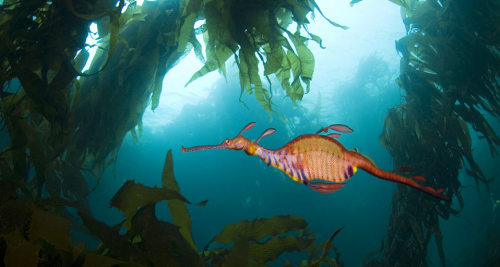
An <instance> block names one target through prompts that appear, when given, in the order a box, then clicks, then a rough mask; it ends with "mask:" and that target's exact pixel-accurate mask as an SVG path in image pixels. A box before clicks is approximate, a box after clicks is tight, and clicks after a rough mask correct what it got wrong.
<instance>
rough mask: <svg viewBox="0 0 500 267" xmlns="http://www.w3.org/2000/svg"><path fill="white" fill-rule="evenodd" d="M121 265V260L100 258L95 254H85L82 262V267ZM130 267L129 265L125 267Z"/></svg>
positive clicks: (100, 256)
mask: <svg viewBox="0 0 500 267" xmlns="http://www.w3.org/2000/svg"><path fill="white" fill-rule="evenodd" d="M121 263H124V262H123V261H121V260H117V259H115V258H111V257H107V256H102V255H99V254H95V253H86V255H85V261H84V262H83V267H96V266H103V267H111V266H122V265H121ZM127 266H130V265H127Z"/></svg>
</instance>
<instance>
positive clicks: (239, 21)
mask: <svg viewBox="0 0 500 267" xmlns="http://www.w3.org/2000/svg"><path fill="white" fill-rule="evenodd" d="M230 2H231V1H229V0H215V1H210V2H205V3H204V4H203V5H201V10H200V12H202V13H203V15H204V16H205V18H206V23H205V25H204V27H203V28H204V31H203V34H204V38H205V39H206V40H207V44H206V55H207V59H206V62H205V65H204V66H203V67H202V68H201V69H200V70H198V71H197V72H196V73H194V74H193V76H192V77H191V79H190V80H189V81H188V82H187V84H186V86H187V85H188V84H189V83H191V82H192V81H194V80H196V79H198V78H200V77H202V76H203V75H205V74H207V73H209V72H211V71H214V70H217V69H218V70H219V71H221V72H222V73H223V74H224V75H225V63H226V61H227V60H228V59H229V58H230V57H231V56H234V58H235V61H236V64H237V65H238V69H239V78H240V86H241V93H242V94H243V92H247V93H249V94H253V93H254V94H255V97H256V98H257V100H258V101H259V103H260V104H261V106H262V107H263V108H264V109H265V110H266V111H267V112H269V113H270V114H271V113H272V112H273V109H272V101H271V96H272V91H271V89H270V88H265V87H264V85H263V83H262V80H261V75H260V71H259V66H258V65H259V62H262V63H263V64H264V72H263V74H264V76H265V77H266V79H267V80H268V81H270V79H269V77H268V76H269V75H271V74H274V75H276V77H277V78H278V80H279V81H280V83H281V86H282V88H283V89H284V90H285V91H286V93H287V96H288V97H290V99H291V100H292V101H293V103H296V102H297V101H299V100H301V99H302V97H303V95H304V93H307V92H309V90H310V81H311V79H312V76H313V73H314V56H313V54H312V53H311V51H310V50H309V48H308V47H307V44H306V41H307V40H313V41H315V42H318V43H319V44H320V46H321V38H320V37H319V36H317V35H314V34H311V33H309V32H307V33H308V35H309V36H310V37H311V38H308V37H305V36H302V35H301V29H302V28H304V29H306V30H307V28H306V27H305V25H306V24H307V23H309V21H308V19H307V15H308V14H310V13H311V12H313V11H314V10H317V11H318V12H320V14H321V15H322V16H323V17H324V15H323V13H322V12H321V10H320V9H319V7H318V6H317V4H316V3H315V1H314V0H294V1H290V0H279V1H239V2H237V3H238V4H235V3H230ZM325 19H327V20H328V22H330V23H331V24H332V25H334V26H336V27H341V28H343V29H346V27H345V26H342V25H340V24H337V23H335V22H333V21H331V20H329V19H328V18H326V17H325ZM292 21H294V22H295V23H296V24H297V30H296V31H295V33H290V32H289V31H288V30H287V28H288V26H289V25H290V23H291V22H292ZM288 39H291V40H292V43H291V44H290V42H288ZM291 74H293V80H292V81H290V77H291ZM300 79H302V82H304V83H305V84H306V90H305V92H304V89H303V86H302V84H301V81H300Z"/></svg>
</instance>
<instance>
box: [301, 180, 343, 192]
mask: <svg viewBox="0 0 500 267" xmlns="http://www.w3.org/2000/svg"><path fill="white" fill-rule="evenodd" d="M344 185H345V184H343V183H321V182H311V183H308V184H307V186H308V187H309V188H311V189H312V190H314V191H316V192H319V193H332V192H335V191H337V190H339V189H340V188H342V187H343V186H344Z"/></svg>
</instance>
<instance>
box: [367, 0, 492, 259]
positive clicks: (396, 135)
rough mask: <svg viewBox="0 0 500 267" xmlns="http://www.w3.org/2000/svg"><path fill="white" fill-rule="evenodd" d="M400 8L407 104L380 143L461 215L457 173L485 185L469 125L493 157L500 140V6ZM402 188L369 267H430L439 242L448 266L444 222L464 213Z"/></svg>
mask: <svg viewBox="0 0 500 267" xmlns="http://www.w3.org/2000/svg"><path fill="white" fill-rule="evenodd" d="M393 2H395V3H397V4H398V5H400V6H401V10H402V18H403V22H404V24H405V26H406V30H407V36H405V37H403V38H402V39H400V40H399V41H397V42H396V48H397V50H398V52H399V53H401V55H402V58H401V74H400V76H399V78H398V84H399V86H400V87H401V88H403V89H404V90H405V91H406V95H405V103H403V104H401V105H399V106H397V107H395V108H393V109H391V110H389V112H388V114H387V117H386V120H385V128H384V131H383V133H382V135H381V137H380V140H381V143H382V144H383V145H384V146H385V147H386V148H387V149H389V151H390V152H391V154H392V155H393V156H394V162H395V163H394V165H395V166H410V165H411V166H412V171H414V172H415V173H421V174H422V175H423V176H425V177H426V178H427V182H430V183H432V184H433V185H435V186H437V187H440V188H444V190H445V191H444V194H446V195H447V196H448V197H449V198H450V199H452V198H453V197H456V199H457V200H458V201H459V203H460V209H461V208H463V205H464V203H463V199H462V196H461V194H460V188H461V184H460V181H459V180H458V173H459V170H460V169H461V168H464V167H465V170H466V173H467V174H469V175H470V176H471V177H472V178H473V179H474V180H475V181H476V183H477V188H478V190H479V184H485V185H486V186H488V183H489V181H490V179H488V178H487V177H485V176H484V174H483V173H482V171H481V169H480V168H479V165H478V164H477V163H476V161H475V159H474V157H473V154H472V147H471V144H472V142H471V137H470V132H469V126H471V127H472V129H474V130H475V131H477V132H478V133H479V134H481V137H482V138H483V139H485V140H486V141H487V142H488V144H489V147H490V151H491V153H492V155H495V154H496V146H498V145H499V144H500V139H499V137H498V135H497V134H496V133H495V131H494V130H493V128H492V127H491V125H490V124H489V123H488V120H487V116H486V115H485V114H484V113H489V114H490V115H492V117H493V118H494V119H499V115H500V90H499V89H500V86H499V83H498V77H499V71H500V69H499V64H498V62H499V56H498V55H499V54H498V50H497V49H498V46H499V45H500V43H499V41H500V39H499V38H498V27H490V25H497V24H498V10H499V5H498V2H495V1H488V0H484V1H466V0H465V1H462V0H456V1H434V0H429V1H413V0H407V1H393ZM451 204H452V203H451V202H440V201H436V200H435V199H432V198H429V197H427V196H425V195H423V194H421V193H419V192H415V191H412V190H408V189H407V188H405V187H402V186H399V187H398V189H397V192H396V194H395V195H394V198H393V212H392V215H391V218H390V225H389V230H388V233H387V236H386V238H385V241H384V243H383V246H382V248H381V252H382V257H381V259H380V260H371V261H365V265H366V266H389V265H390V266H427V265H428V262H427V245H428V243H429V241H430V240H431V238H432V237H433V238H434V239H435V240H436V244H437V249H438V254H439V257H440V258H441V264H442V265H443V266H445V265H446V260H445V254H444V249H443V243H442V234H441V230H440V223H439V218H443V219H448V218H449V216H450V215H452V214H458V213H459V212H460V210H455V209H453V208H452V205H451Z"/></svg>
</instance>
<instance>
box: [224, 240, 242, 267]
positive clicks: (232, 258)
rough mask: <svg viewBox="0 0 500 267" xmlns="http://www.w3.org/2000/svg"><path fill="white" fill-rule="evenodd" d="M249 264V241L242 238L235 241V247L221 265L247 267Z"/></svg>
mask: <svg viewBox="0 0 500 267" xmlns="http://www.w3.org/2000/svg"><path fill="white" fill-rule="evenodd" d="M247 264H248V240H246V239H244V238H240V239H237V240H235V241H234V245H233V247H232V248H231V249H230V250H229V253H228V254H227V256H226V257H225V259H224V262H223V263H222V264H221V265H222V266H223V267H226V266H227V267H231V266H246V265H247Z"/></svg>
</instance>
